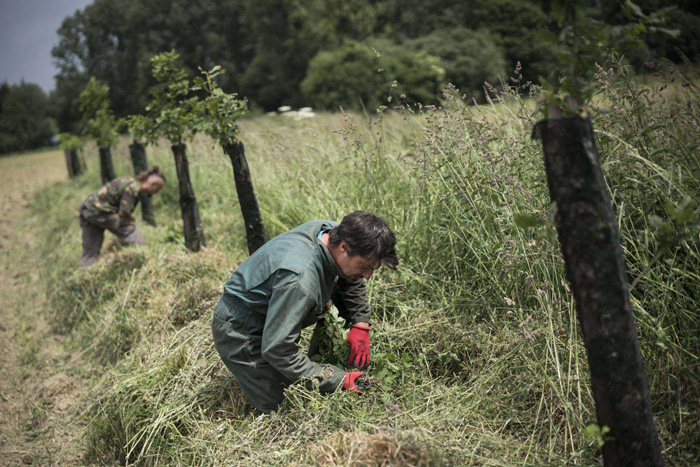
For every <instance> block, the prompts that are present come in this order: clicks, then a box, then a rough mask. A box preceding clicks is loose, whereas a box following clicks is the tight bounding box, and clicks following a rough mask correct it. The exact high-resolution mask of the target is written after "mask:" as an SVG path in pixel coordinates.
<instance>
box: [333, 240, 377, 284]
mask: <svg viewBox="0 0 700 467" xmlns="http://www.w3.org/2000/svg"><path fill="white" fill-rule="evenodd" d="M336 263H337V264H338V267H339V268H340V270H341V271H342V272H343V274H344V275H345V277H346V280H347V281H348V282H355V281H357V280H359V279H360V278H362V277H364V278H365V280H367V279H369V278H370V277H372V274H373V273H374V271H376V270H377V269H379V267H380V266H381V264H379V262H378V261H376V260H374V259H373V258H365V257H362V256H359V255H356V256H350V255H349V254H348V246H347V244H346V243H345V242H340V254H339V255H338V257H337V258H336Z"/></svg>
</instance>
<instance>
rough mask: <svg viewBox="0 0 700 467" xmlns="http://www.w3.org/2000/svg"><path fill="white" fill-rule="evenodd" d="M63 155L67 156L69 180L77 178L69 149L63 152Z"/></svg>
mask: <svg viewBox="0 0 700 467" xmlns="http://www.w3.org/2000/svg"><path fill="white" fill-rule="evenodd" d="M63 154H65V156H66V168H67V169H68V178H75V170H73V157H72V156H71V151H69V150H68V149H64V150H63Z"/></svg>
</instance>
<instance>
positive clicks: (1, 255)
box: [0, 150, 85, 466]
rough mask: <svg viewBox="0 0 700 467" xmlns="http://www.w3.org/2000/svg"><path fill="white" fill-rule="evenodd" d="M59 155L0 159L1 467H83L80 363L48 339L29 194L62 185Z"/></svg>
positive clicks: (62, 163)
mask: <svg viewBox="0 0 700 467" xmlns="http://www.w3.org/2000/svg"><path fill="white" fill-rule="evenodd" d="M66 178H67V172H66V167H65V160H64V156H63V153H62V152H61V151H57V150H55V151H47V152H42V153H34V154H28V155H17V156H7V157H2V158H0V465H3V466H15V465H82V464H83V463H82V462H81V459H80V458H79V449H78V443H79V441H80V437H81V436H82V433H83V426H84V422H83V421H82V418H81V416H80V414H81V410H83V408H84V405H85V397H84V394H85V388H84V386H85V385H84V384H81V379H80V378H81V377H80V375H79V373H78V372H77V371H76V370H77V369H78V368H79V367H80V362H79V358H78V357H77V356H75V355H71V354H70V353H69V352H68V351H67V350H66V347H65V346H64V342H63V340H64V338H63V337H62V336H58V335H56V334H53V333H52V332H51V330H50V325H49V321H48V320H50V316H51V311H50V304H48V303H47V300H46V293H45V290H44V288H43V286H42V283H41V281H40V278H39V261H40V260H41V258H39V257H38V256H39V255H38V251H37V249H36V248H35V245H36V243H37V242H38V239H37V238H35V237H34V235H33V231H34V228H33V224H35V223H36V222H38V220H37V219H31V218H30V215H29V214H30V212H29V209H30V206H31V202H32V195H33V193H34V192H36V190H38V189H40V188H42V187H43V186H45V185H47V184H51V183H57V182H61V181H65V180H66Z"/></svg>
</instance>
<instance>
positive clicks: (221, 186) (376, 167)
mask: <svg viewBox="0 0 700 467" xmlns="http://www.w3.org/2000/svg"><path fill="white" fill-rule="evenodd" d="M664 73H665V74H664V75H663V76H662V77H661V78H659V81H658V82H655V83H652V84H651V85H648V86H644V87H641V86H640V85H639V84H638V83H637V82H636V81H635V80H633V79H632V78H631V77H630V76H629V75H628V73H627V71H626V70H625V69H624V68H621V67H616V66H612V67H611V68H610V69H609V70H603V69H601V70H600V73H599V75H598V77H597V79H598V81H597V83H596V85H597V86H598V90H599V94H598V96H597V99H596V101H595V102H596V105H594V106H593V107H592V110H591V113H592V115H593V126H594V128H595V129H596V137H597V144H598V149H599V152H600V154H601V162H602V165H603V171H604V174H605V176H606V180H607V183H608V187H609V189H610V192H611V195H612V198H613V202H614V204H615V210H616V213H617V215H618V223H619V227H620V233H621V241H622V245H623V250H624V252H625V255H626V256H625V259H626V261H627V267H628V273H629V276H630V280H631V281H632V280H633V279H635V278H639V280H637V281H635V286H634V288H633V290H632V293H631V295H632V304H633V306H634V311H635V319H636V325H637V332H638V337H639V342H640V347H641V351H642V356H643V358H644V361H645V369H646V374H647V379H648V383H649V387H650V393H651V397H652V406H653V410H654V414H655V421H656V424H657V429H658V431H659V436H660V438H661V442H662V445H663V452H664V456H665V458H666V460H667V463H668V464H669V465H700V448H699V446H700V424H699V422H698V420H700V372H699V370H698V364H699V355H700V341H699V339H698V336H699V335H700V316H699V315H698V307H697V303H698V301H700V285H699V284H700V281H699V279H700V277H699V274H700V261H698V260H699V259H700V243H699V241H700V238H699V237H698V229H697V218H698V210H697V201H698V199H700V152H699V149H698V148H699V141H698V123H699V122H700V116H699V114H698V108H697V106H698V105H700V99H698V98H699V97H700V89H699V88H698V84H699V83H700V81H698V79H697V76H685V75H683V72H682V71H681V70H675V69H673V70H671V69H665V70H664ZM688 73H691V74H692V70H689V71H688ZM524 84H525V83H520V82H518V81H517V78H516V79H515V80H514V81H513V80H510V81H506V82H504V83H501V85H500V86H497V87H496V88H494V89H493V90H492V91H487V93H488V95H489V104H487V105H481V106H476V105H472V103H471V102H464V100H463V99H462V97H461V95H460V93H459V92H458V91H457V90H456V89H454V88H448V89H447V90H446V91H445V93H444V95H443V102H442V103H441V105H439V106H436V107H424V108H419V107H418V106H414V105H409V104H408V103H400V102H399V103H398V104H396V108H394V107H393V106H394V104H395V103H390V104H387V105H388V106H390V108H388V109H384V110H382V111H380V112H377V113H366V114H353V113H318V114H316V117H315V118H313V119H305V120H295V119H292V118H287V117H285V116H283V115H278V116H260V117H255V118H251V119H246V120H243V121H241V128H242V130H243V132H242V135H241V140H242V141H243V142H244V143H245V144H246V152H247V155H248V159H249V163H250V168H251V172H252V177H253V183H254V185H255V190H256V194H257V196H258V201H259V203H260V208H261V211H262V215H263V219H264V222H265V226H266V229H267V232H268V235H269V236H274V235H277V234H279V233H281V232H284V231H286V230H288V229H290V228H293V227H295V226H296V225H298V224H301V223H303V222H305V221H308V220H312V219H333V220H340V219H341V218H342V216H343V215H344V214H346V213H348V212H351V211H353V210H356V209H364V210H368V211H370V212H373V213H375V214H377V215H380V216H382V217H383V218H384V219H386V221H387V223H388V224H389V225H390V226H391V227H392V228H393V230H394V231H395V232H396V234H397V237H398V242H399V243H398V248H397V249H398V252H399V257H400V259H401V264H400V266H399V268H398V269H397V270H396V271H389V270H386V271H385V270H380V271H379V272H378V273H377V274H376V275H375V276H374V277H373V279H372V280H371V281H370V282H369V295H370V296H369V299H370V303H371V305H372V310H373V311H372V312H373V327H372V349H371V352H372V354H371V365H370V368H369V372H370V373H371V374H373V375H374V376H376V377H377V378H378V379H379V380H380V384H379V385H378V386H377V387H375V388H374V389H373V390H372V391H370V392H369V393H366V394H348V393H344V392H337V393H335V394H332V395H329V396H320V395H318V394H315V393H313V392H310V391H308V390H306V389H304V388H302V387H296V386H293V387H292V388H290V389H289V390H288V393H287V399H286V401H285V402H284V404H283V406H282V407H281V409H280V411H279V412H277V413H275V414H272V415H270V416H259V415H258V414H256V413H255V412H254V410H253V409H252V407H251V406H250V405H249V404H248V403H247V401H246V399H245V398H244V396H243V395H242V393H241V391H240V389H239V388H238V385H237V383H236V381H235V379H234V378H233V377H232V376H231V375H230V374H229V373H228V371H227V370H226V368H225V367H224V366H223V364H222V363H221V361H220V359H219V357H218V355H217V354H216V351H215V350H214V347H213V343H212V338H211V331H210V323H211V315H212V311H213V307H214V304H215V303H216V300H218V297H219V296H220V294H221V291H222V286H223V284H224V282H225V281H226V280H227V279H228V277H229V276H230V275H231V273H232V272H233V271H234V270H235V268H236V266H237V265H238V264H240V262H242V261H243V260H244V259H245V257H246V256H247V247H246V239H245V235H244V226H243V223H242V219H241V215H240V209H239V207H238V204H237V198H236V191H235V186H234V182H233V176H232V169H231V165H230V161H229V159H228V157H226V156H225V155H224V154H223V152H222V151H221V149H220V148H219V147H217V146H215V145H214V144H213V143H212V142H211V141H210V140H209V139H207V138H205V137H201V136H196V137H195V138H194V139H193V140H192V141H190V142H188V154H190V171H191V176H192V182H193V185H194V189H195V193H196V195H197V199H198V202H199V207H200V213H201V217H202V225H203V229H204V234H205V237H206V242H207V248H206V249H205V250H204V251H202V252H200V253H188V252H187V251H186V249H185V248H184V241H183V237H182V221H181V219H180V211H179V205H178V191H177V178H176V174H175V169H174V164H173V162H172V154H171V152H170V148H169V146H168V145H167V144H165V142H164V143H162V144H159V145H156V146H149V147H148V148H147V153H148V157H149V162H150V163H151V164H157V165H159V166H160V167H161V168H162V169H163V171H164V172H165V175H166V177H167V178H168V183H167V184H166V186H165V188H164V189H163V190H162V191H161V193H159V194H158V195H157V196H155V197H154V206H155V210H156V217H157V221H158V227H156V228H152V227H147V226H145V225H144V224H143V223H141V224H140V225H141V228H142V230H143V232H144V234H145V236H146V240H147V242H148V245H147V246H146V247H143V248H131V249H124V250H121V251H119V250H117V251H115V249H114V248H108V249H107V250H108V251H107V252H105V253H104V254H103V257H102V259H101V260H100V262H99V263H98V264H97V265H95V266H94V267H92V268H90V269H88V270H85V271H82V270H79V269H78V264H79V257H80V252H81V240H80V229H79V226H78V222H77V220H76V216H77V211H78V206H79V204H80V202H81V201H82V199H84V198H85V197H86V196H87V195H88V194H89V193H90V192H91V191H93V190H94V189H95V188H97V187H98V186H99V185H100V179H99V170H98V161H97V157H96V154H97V149H96V148H95V147H94V146H88V147H86V148H85V155H86V157H87V160H88V173H87V175H85V176H83V177H81V178H79V179H76V180H73V181H70V182H65V183H61V184H57V185H53V186H50V187H47V188H44V189H42V190H41V191H40V192H39V193H38V194H37V195H36V198H35V199H34V201H33V203H32V206H33V208H32V209H33V215H34V216H35V217H36V218H37V219H40V223H39V224H38V227H37V231H36V232H35V234H36V235H38V238H39V239H40V244H39V247H38V248H40V255H41V257H42V261H41V264H39V265H38V267H39V270H40V273H41V284H42V286H43V287H45V290H46V291H47V294H48V300H49V301H50V303H52V309H51V320H50V322H51V325H52V327H53V331H54V332H56V333H60V334H63V335H65V336H66V342H67V345H69V346H71V347H72V348H74V349H76V350H77V351H80V352H81V354H82V355H83V357H84V359H85V363H84V365H85V369H84V370H85V373H86V374H87V375H88V381H89V382H90V387H89V388H88V392H89V396H88V400H89V401H90V406H89V408H88V410H87V411H86V412H85V414H84V416H85V417H86V418H85V420H86V424H87V427H86V429H85V436H84V442H83V443H82V446H81V449H82V451H83V453H84V460H85V462H87V463H94V464H100V465H104V464H107V465H109V464H115V465H117V464H120V465H130V464H136V465H177V464H181V465H499V466H522V465H533V466H534V465H537V466H542V465H552V466H560V465H591V466H592V465H599V463H600V453H599V443H598V442H599V441H603V440H599V439H596V438H595V437H590V436H586V432H587V427H589V426H590V425H592V424H595V409H594V406H593V401H592V397H591V391H590V387H589V373H588V366H587V362H586V352H585V348H584V346H583V343H582V340H581V337H580V329H579V325H578V319H577V316H576V312H575V307H574V303H573V299H572V297H571V294H570V291H569V286H568V283H567V280H566V272H565V268H564V264H563V260H562V258H561V255H560V253H559V249H558V248H559V247H558V243H557V240H556V235H555V232H554V227H553V225H552V216H553V209H554V208H553V207H552V206H551V204H550V201H549V194H548V191H547V184H546V179H545V173H544V167H543V159H542V153H541V146H540V143H539V142H538V141H534V140H533V139H532V138H531V131H532V127H533V124H534V123H535V121H536V120H537V119H538V118H540V117H538V116H537V115H536V114H534V113H533V109H534V107H535V106H534V105H533V101H534V100H535V99H536V98H537V97H538V94H539V92H540V91H539V90H538V89H537V88H534V87H530V86H524ZM128 143H129V141H128V140H126V139H125V140H122V141H121V142H120V143H119V145H118V146H117V147H116V148H113V151H112V153H113V155H114V162H115V167H116V171H117V174H118V175H119V176H123V175H130V174H132V172H133V169H132V167H131V164H130V161H129V159H128V148H127V145H128ZM683 210H685V211H683ZM681 211H683V212H689V213H690V214H689V217H688V216H686V217H688V219H685V218H681V217H679V216H675V215H674V213H678V212H681ZM137 215H138V216H140V212H137ZM523 219H525V220H527V222H523V221H522V220H523ZM519 220H520V221H519ZM108 240H109V239H108ZM309 331H310V330H307V332H305V333H304V336H303V339H302V346H306V345H308V339H309V334H310V332H309ZM592 431H593V430H590V429H589V430H588V432H589V433H591V432H592Z"/></svg>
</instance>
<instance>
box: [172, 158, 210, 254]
mask: <svg viewBox="0 0 700 467" xmlns="http://www.w3.org/2000/svg"><path fill="white" fill-rule="evenodd" d="M171 149H172V150H173V155H174V156H175V167H176V168H177V180H178V183H179V188H180V210H181V211H182V223H183V228H184V232H185V246H186V247H187V249H188V250H190V251H199V250H200V249H201V248H202V247H203V246H206V243H205V242H204V232H202V224H201V222H200V220H199V208H198V207H197V198H195V196H194V189H193V188H192V183H191V182H190V168H189V164H188V162H187V154H186V149H187V146H186V145H184V144H175V145H173V146H171Z"/></svg>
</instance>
